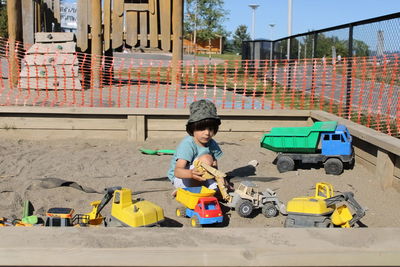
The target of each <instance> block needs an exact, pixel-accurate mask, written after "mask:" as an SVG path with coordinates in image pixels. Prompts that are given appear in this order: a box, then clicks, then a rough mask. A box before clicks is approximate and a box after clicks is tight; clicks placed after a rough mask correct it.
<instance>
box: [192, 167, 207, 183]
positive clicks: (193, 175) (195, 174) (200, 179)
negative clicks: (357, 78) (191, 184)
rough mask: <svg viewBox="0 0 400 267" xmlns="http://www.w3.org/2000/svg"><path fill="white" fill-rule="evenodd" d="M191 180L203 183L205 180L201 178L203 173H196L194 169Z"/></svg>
mask: <svg viewBox="0 0 400 267" xmlns="http://www.w3.org/2000/svg"><path fill="white" fill-rule="evenodd" d="M192 179H194V180H197V181H200V182H204V181H205V180H206V179H204V178H203V173H202V172H199V171H196V170H195V169H193V170H192Z"/></svg>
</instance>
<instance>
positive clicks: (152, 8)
mask: <svg viewBox="0 0 400 267" xmlns="http://www.w3.org/2000/svg"><path fill="white" fill-rule="evenodd" d="M149 16H150V47H152V48H158V17H157V16H158V0H149Z"/></svg>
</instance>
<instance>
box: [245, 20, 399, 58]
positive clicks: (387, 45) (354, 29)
mask: <svg viewBox="0 0 400 267" xmlns="http://www.w3.org/2000/svg"><path fill="white" fill-rule="evenodd" d="M399 29H400V13H394V14H390V15H386V16H381V17H377V18H372V19H368V20H362V21H357V22H352V23H348V24H343V25H340V26H335V27H331V28H326V29H321V30H318V31H311V32H308V33H302V34H298V35H293V36H290V37H285V38H282V39H278V40H274V41H268V40H254V41H245V42H244V43H243V48H242V59H243V60H264V59H269V60H279V59H298V60H300V59H307V58H330V59H332V60H339V61H340V60H341V58H342V57H352V56H356V57H370V56H377V57H383V56H384V55H393V54H398V53H400V31H399ZM288 42H289V47H290V50H289V54H290V56H289V57H288Z"/></svg>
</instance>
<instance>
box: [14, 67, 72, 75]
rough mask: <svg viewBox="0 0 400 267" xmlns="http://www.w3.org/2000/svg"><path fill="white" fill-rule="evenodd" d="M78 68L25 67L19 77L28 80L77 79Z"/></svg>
mask: <svg viewBox="0 0 400 267" xmlns="http://www.w3.org/2000/svg"><path fill="white" fill-rule="evenodd" d="M78 74H79V67H78V66H72V65H54V66H49V67H46V66H29V65H27V66H25V68H23V69H22V71H21V73H20V77H30V78H45V77H46V78H49V77H77V76H78Z"/></svg>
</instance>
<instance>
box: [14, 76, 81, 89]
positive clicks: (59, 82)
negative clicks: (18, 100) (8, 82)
mask: <svg viewBox="0 0 400 267" xmlns="http://www.w3.org/2000/svg"><path fill="white" fill-rule="evenodd" d="M18 86H19V88H21V89H39V90H56V89H57V90H81V89H82V86H81V82H80V80H79V78H78V77H75V78H73V77H71V78H64V77H53V78H34V77H33V78H28V77H24V78H20V79H19V84H18Z"/></svg>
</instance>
